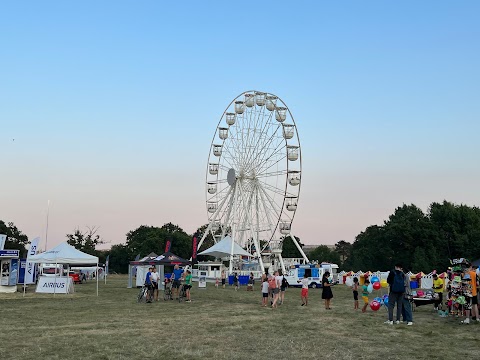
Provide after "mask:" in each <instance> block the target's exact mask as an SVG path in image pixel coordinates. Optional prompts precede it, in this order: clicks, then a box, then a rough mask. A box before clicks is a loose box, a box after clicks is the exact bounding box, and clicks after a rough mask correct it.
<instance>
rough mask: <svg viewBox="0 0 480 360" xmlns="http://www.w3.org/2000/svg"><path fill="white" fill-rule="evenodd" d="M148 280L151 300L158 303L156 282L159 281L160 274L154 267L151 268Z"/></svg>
mask: <svg viewBox="0 0 480 360" xmlns="http://www.w3.org/2000/svg"><path fill="white" fill-rule="evenodd" d="M150 278H151V279H152V288H153V300H154V301H158V281H159V280H160V274H159V273H157V268H156V267H155V266H154V267H153V268H152V273H151V275H150Z"/></svg>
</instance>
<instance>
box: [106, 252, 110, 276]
mask: <svg viewBox="0 0 480 360" xmlns="http://www.w3.org/2000/svg"><path fill="white" fill-rule="evenodd" d="M109 262H110V255H108V256H107V259H106V260H105V275H108V263H109Z"/></svg>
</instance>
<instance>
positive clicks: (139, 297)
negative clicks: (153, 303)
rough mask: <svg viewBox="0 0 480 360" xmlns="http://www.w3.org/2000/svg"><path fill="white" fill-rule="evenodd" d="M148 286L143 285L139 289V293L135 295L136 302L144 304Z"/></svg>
mask: <svg viewBox="0 0 480 360" xmlns="http://www.w3.org/2000/svg"><path fill="white" fill-rule="evenodd" d="M147 293H148V286H146V285H143V286H142V288H141V289H140V292H139V293H138V295H137V302H138V303H141V302H146V301H147Z"/></svg>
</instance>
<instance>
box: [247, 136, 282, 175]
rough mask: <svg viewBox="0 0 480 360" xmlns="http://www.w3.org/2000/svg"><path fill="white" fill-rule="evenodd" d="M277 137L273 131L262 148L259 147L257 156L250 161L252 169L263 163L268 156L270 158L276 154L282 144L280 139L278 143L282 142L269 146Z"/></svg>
mask: <svg viewBox="0 0 480 360" xmlns="http://www.w3.org/2000/svg"><path fill="white" fill-rule="evenodd" d="M275 139H276V136H275V133H273V134H272V135H271V136H270V138H269V139H268V140H267V141H266V142H265V143H264V144H263V145H262V146H261V148H259V150H258V152H257V155H256V156H255V158H253V159H252V160H251V161H250V168H251V169H253V168H255V167H257V166H258V164H261V163H263V162H264V161H265V159H266V158H270V157H271V156H272V155H274V154H275V153H276V151H277V149H278V148H279V145H280V144H281V143H280V141H278V143H280V144H276V146H274V147H273V148H270V147H269V146H270V145H271V144H272V143H273V141H274V140H275ZM277 139H278V138H277ZM285 146H286V145H285Z"/></svg>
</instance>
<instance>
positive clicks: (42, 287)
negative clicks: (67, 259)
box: [35, 276, 73, 294]
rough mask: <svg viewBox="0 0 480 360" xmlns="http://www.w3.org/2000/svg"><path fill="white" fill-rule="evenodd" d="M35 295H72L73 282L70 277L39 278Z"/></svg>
mask: <svg viewBox="0 0 480 360" xmlns="http://www.w3.org/2000/svg"><path fill="white" fill-rule="evenodd" d="M35 291H36V292H37V293H44V294H70V293H73V281H72V278H71V277H70V276H60V277H59V276H40V277H39V279H38V284H37V290H35Z"/></svg>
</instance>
